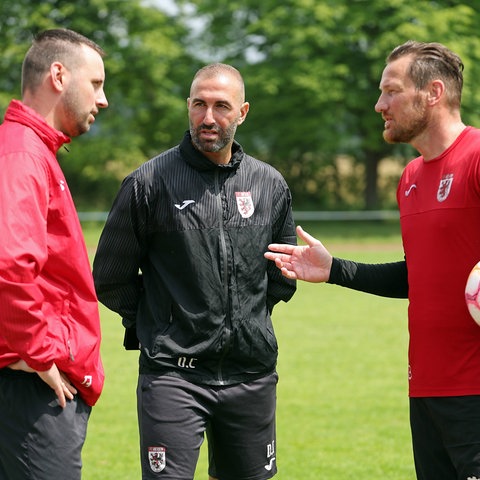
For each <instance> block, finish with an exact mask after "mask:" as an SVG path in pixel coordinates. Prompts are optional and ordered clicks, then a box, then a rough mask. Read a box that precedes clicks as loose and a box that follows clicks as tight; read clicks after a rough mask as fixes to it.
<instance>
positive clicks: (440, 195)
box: [437, 173, 453, 202]
mask: <svg viewBox="0 0 480 480" xmlns="http://www.w3.org/2000/svg"><path fill="white" fill-rule="evenodd" d="M452 183H453V173H449V174H447V175H444V176H443V177H442V179H441V180H440V185H439V186H438V190H437V200H438V201H439V202H443V201H445V200H446V199H447V197H448V194H449V193H450V189H451V188H452Z"/></svg>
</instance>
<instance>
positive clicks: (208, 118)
mask: <svg viewBox="0 0 480 480" xmlns="http://www.w3.org/2000/svg"><path fill="white" fill-rule="evenodd" d="M203 123H204V124H205V125H213V124H214V123H215V118H214V116H213V109H211V108H207V109H206V110H205V116H204V117H203Z"/></svg>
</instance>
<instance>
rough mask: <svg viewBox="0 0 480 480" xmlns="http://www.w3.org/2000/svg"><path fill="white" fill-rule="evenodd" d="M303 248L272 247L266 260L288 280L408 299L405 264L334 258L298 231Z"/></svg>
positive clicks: (311, 238) (274, 245)
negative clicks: (303, 243)
mask: <svg viewBox="0 0 480 480" xmlns="http://www.w3.org/2000/svg"><path fill="white" fill-rule="evenodd" d="M297 234H298V236H299V237H300V238H301V239H302V240H303V241H304V242H305V243H306V244H307V245H302V246H294V245H284V244H277V243H274V244H271V245H269V246H268V248H269V249H270V250H271V251H270V252H266V253H265V254H264V255H265V258H267V259H268V260H272V261H274V262H275V265H276V266H277V267H278V268H279V269H280V270H281V271H282V274H283V275H284V276H285V277H287V278H292V279H298V280H305V281H307V282H312V283H318V282H328V283H333V284H336V285H341V286H343V287H347V288H351V289H353V290H359V291H362V292H366V293H371V294H373V295H380V296H383V297H391V298H408V272H407V263H406V261H405V260H402V261H399V262H390V263H378V264H367V263H359V262H354V261H352V260H345V259H341V258H333V257H332V255H330V253H329V252H328V250H327V249H326V248H325V247H324V246H323V245H322V242H320V241H319V240H317V239H316V238H314V237H312V236H311V235H309V234H308V233H307V232H305V231H304V230H303V229H302V227H300V226H298V227H297Z"/></svg>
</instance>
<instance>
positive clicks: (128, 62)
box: [0, 0, 480, 210]
mask: <svg viewBox="0 0 480 480" xmlns="http://www.w3.org/2000/svg"><path fill="white" fill-rule="evenodd" d="M162 3H163V5H162ZM170 4H171V5H170ZM168 5H170V6H173V8H168V9H166V8H164V7H165V6H166V4H165V3H164V2H162V0H88V1H85V0H43V1H42V2H38V1H37V0H2V2H1V4H0V42H1V45H2V55H1V56H0V109H1V110H2V112H3V111H4V110H5V108H6V106H7V105H8V103H9V101H10V99H11V98H20V78H21V62H22V59H23V56H24V54H25V52H26V49H27V48H28V46H29V44H30V42H31V38H32V35H34V34H35V33H37V32H38V31H40V30H43V29H46V28H59V27H65V28H71V29H73V30H77V31H79V32H80V33H83V34H84V35H86V36H88V37H90V38H92V39H93V40H95V41H96V42H97V43H99V44H100V45H101V46H102V47H103V48H104V49H105V50H106V52H107V57H106V58H105V68H106V74H107V79H106V86H105V89H106V93H107V97H108V100H109V103H110V106H109V108H108V109H107V110H104V111H102V112H101V113H100V115H99V117H98V119H97V122H95V124H94V126H93V128H92V131H91V132H90V133H89V134H88V135H85V136H82V137H79V138H76V139H75V140H74V141H73V142H72V144H71V145H70V146H69V151H68V152H67V151H63V150H62V151H61V153H60V154H59V160H60V162H61V164H62V168H63V169H64V171H65V173H66V176H67V179H68V182H69V185H70V188H71V190H72V193H73V195H74V198H75V201H76V203H77V206H78V208H79V209H82V210H93V209H108V208H109V206H110V204H111V201H112V199H113V197H114V195H115V193H116V191H117V189H118V186H119V184H120V182H121V181H122V179H123V178H124V177H125V175H127V174H128V173H129V172H130V171H131V170H132V169H133V168H135V167H136V166H138V165H140V164H141V163H142V162H144V161H146V160H147V159H149V158H151V157H152V156H154V155H156V154H158V153H159V152H161V151H163V150H165V149H167V148H171V147H172V146H174V145H176V144H177V143H178V142H179V141H180V139H181V137H182V135H183V132H184V131H185V130H186V129H187V128H188V119H187V111H186V98H187V96H188V89H189V86H190V81H191V78H192V76H193V74H194V73H195V71H196V70H197V69H198V68H200V67H201V66H202V65H204V64H206V63H210V62H212V61H221V62H225V63H230V64H232V65H234V66H235V67H237V68H238V69H239V70H240V71H241V72H242V74H243V76H244V79H245V83H246V93H247V100H248V101H249V102H250V104H251V108H250V112H249V115H248V118H247V121H246V122H245V123H244V124H243V125H242V126H240V127H239V129H238V131H237V139H238V140H239V141H240V143H242V145H243V146H244V148H245V150H246V151H247V152H248V153H250V154H251V155H253V156H256V157H258V158H260V159H262V160H264V161H266V162H268V163H270V164H272V165H274V166H275V167H276V168H277V169H279V170H280V171H281V172H282V173H283V175H284V176H285V178H286V179H287V181H288V183H289V185H290V188H291V190H292V193H293V196H294V207H295V208H296V209H297V210H299V209H316V210H320V209H378V208H392V207H393V206H394V199H395V188H396V182H397V179H398V175H399V172H400V171H401V168H402V166H403V165H404V164H405V162H407V161H408V160H409V159H410V158H412V157H413V156H414V155H415V152H414V151H412V150H411V149H410V147H407V146H402V145H397V146H392V145H388V144H386V143H385V142H384V141H383V138H382V129H383V121H382V119H381V117H380V115H379V114H378V113H376V112H375V111H374V105H375V103H376V100H377V98H378V94H379V90H378V85H379V81H380V76H381V72H382V70H383V67H384V65H385V57H386V56H387V54H388V53H389V52H390V51H391V50H392V49H393V48H394V47H395V46H396V45H398V44H400V43H403V42H404V41H406V40H408V39H415V40H419V41H438V42H441V43H444V44H445V45H447V46H448V47H449V48H451V49H452V50H454V51H455V52H457V53H458V54H459V55H460V56H461V57H462V59H463V61H464V64H465V72H464V74H465V79H464V80H465V81H464V94H463V118H464V121H465V122H466V123H468V124H472V125H476V126H480V118H479V117H480V91H479V89H477V88H476V81H477V78H480V62H479V55H480V36H479V35H478V31H477V26H478V25H480V11H479V8H480V6H479V5H478V2H477V1H476V0H470V1H455V0H436V1H434V0H431V1H430V0H428V1H427V0H421V1H418V2H407V3H405V2H404V1H403V0H390V1H389V2H385V0H282V1H281V2H278V0H263V1H262V2H258V1H257V0H241V1H240V0H176V1H172V2H169V3H168ZM382 166H389V168H383V169H382ZM390 167H391V168H390Z"/></svg>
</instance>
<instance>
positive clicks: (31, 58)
mask: <svg viewBox="0 0 480 480" xmlns="http://www.w3.org/2000/svg"><path fill="white" fill-rule="evenodd" d="M82 45H85V46H87V47H89V48H91V49H93V50H95V51H96V52H97V53H98V54H99V55H100V56H101V57H104V56H105V52H104V50H103V49H102V48H101V47H100V46H98V45H97V44H96V43H95V42H94V41H92V40H90V39H89V38H87V37H84V36H83V35H81V34H80V33H77V32H74V31H73V30H68V29H66V28H57V29H51V30H45V31H43V32H41V33H39V34H38V35H36V36H35V38H34V39H33V42H32V46H31V47H30V49H29V50H28V52H27V54H26V55H25V59H24V60H23V65H22V94H23V93H24V92H25V90H27V89H28V90H31V91H35V90H36V89H37V88H38V86H39V85H40V83H41V82H42V79H43V76H44V75H45V73H46V72H47V71H48V69H49V68H50V65H51V64H52V63H53V62H56V61H58V62H61V63H63V64H64V65H65V66H67V67H68V68H73V67H75V66H76V64H77V62H78V60H79V55H78V51H79V50H78V48H79V47H80V46H82Z"/></svg>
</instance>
